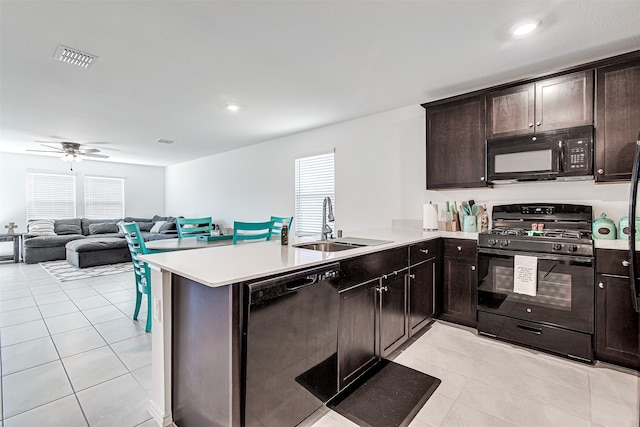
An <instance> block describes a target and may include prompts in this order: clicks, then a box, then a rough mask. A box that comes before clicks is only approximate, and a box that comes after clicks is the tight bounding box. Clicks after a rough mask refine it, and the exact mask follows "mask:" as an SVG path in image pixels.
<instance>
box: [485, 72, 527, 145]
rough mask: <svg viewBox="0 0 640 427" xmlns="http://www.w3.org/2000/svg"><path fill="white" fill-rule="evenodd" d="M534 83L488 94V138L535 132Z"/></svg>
mask: <svg viewBox="0 0 640 427" xmlns="http://www.w3.org/2000/svg"><path fill="white" fill-rule="evenodd" d="M535 94H536V91H535V88H534V85H533V83H530V84H526V85H521V86H516V87H511V88H508V89H503V90H500V91H496V92H490V93H488V94H487V139H488V138H496V137H500V136H507V135H522V134H526V133H532V132H533V124H534V123H533V120H534V108H535V103H534V100H535Z"/></svg>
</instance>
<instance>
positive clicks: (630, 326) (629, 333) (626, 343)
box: [595, 274, 640, 369]
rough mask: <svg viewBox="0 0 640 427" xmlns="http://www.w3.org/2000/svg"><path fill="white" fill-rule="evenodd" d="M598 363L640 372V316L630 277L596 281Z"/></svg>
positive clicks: (601, 277)
mask: <svg viewBox="0 0 640 427" xmlns="http://www.w3.org/2000/svg"><path fill="white" fill-rule="evenodd" d="M596 283H597V288H596V334H595V335H596V359H598V360H602V361H604V362H610V363H615V364H618V365H622V366H627V367H629V368H634V369H639V368H640V342H639V341H638V334H639V333H640V329H639V324H640V315H638V313H636V311H635V310H634V309H633V303H632V301H631V290H630V287H629V279H628V278H627V277H614V276H608V275H605V274H598V275H597V277H596Z"/></svg>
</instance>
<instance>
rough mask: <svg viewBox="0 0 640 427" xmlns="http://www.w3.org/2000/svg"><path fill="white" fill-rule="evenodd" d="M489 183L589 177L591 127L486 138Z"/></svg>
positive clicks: (590, 175) (591, 142)
mask: <svg viewBox="0 0 640 427" xmlns="http://www.w3.org/2000/svg"><path fill="white" fill-rule="evenodd" d="M487 175H488V180H489V182H495V183H500V182H513V181H540V180H554V179H563V180H586V179H593V126H581V127H576V128H570V129H561V130H556V131H550V132H545V133H540V134H529V135H518V136H512V137H504V138H495V139H489V140H487Z"/></svg>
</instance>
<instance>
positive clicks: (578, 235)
mask: <svg viewBox="0 0 640 427" xmlns="http://www.w3.org/2000/svg"><path fill="white" fill-rule="evenodd" d="M540 235H541V236H544V237H561V238H564V239H590V238H591V233H589V232H587V231H582V230H547V231H543V232H542V233H540Z"/></svg>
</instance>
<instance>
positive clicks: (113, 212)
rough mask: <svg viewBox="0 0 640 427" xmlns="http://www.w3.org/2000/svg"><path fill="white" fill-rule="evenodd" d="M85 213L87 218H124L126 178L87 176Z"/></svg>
mask: <svg viewBox="0 0 640 427" xmlns="http://www.w3.org/2000/svg"><path fill="white" fill-rule="evenodd" d="M84 214H85V216H86V217H87V218H123V217H124V179H123V178H105V177H99V176H85V177H84Z"/></svg>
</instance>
